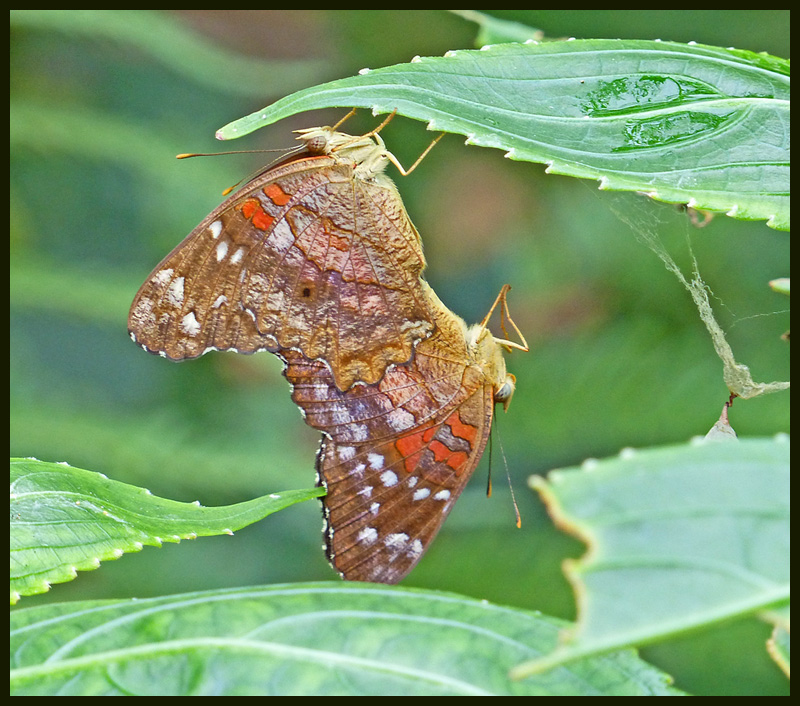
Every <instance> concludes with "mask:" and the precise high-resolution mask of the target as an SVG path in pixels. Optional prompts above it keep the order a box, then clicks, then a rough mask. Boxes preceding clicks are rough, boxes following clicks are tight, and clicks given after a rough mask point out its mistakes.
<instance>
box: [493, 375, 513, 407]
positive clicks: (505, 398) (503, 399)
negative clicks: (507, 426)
mask: <svg viewBox="0 0 800 706" xmlns="http://www.w3.org/2000/svg"><path fill="white" fill-rule="evenodd" d="M516 386H517V378H515V377H514V376H513V375H511V373H509V374H508V375H506V379H505V381H504V382H503V384H502V385H500V387H499V388H497V390H495V393H494V401H495V402H497V403H499V404H502V405H503V407H505V408H506V409H508V403H509V402H511V398H512V397H513V395H514V390H515V389H516Z"/></svg>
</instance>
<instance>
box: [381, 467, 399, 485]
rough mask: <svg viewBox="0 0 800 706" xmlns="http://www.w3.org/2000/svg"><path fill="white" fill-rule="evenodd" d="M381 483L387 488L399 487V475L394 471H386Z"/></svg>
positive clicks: (382, 475)
mask: <svg viewBox="0 0 800 706" xmlns="http://www.w3.org/2000/svg"><path fill="white" fill-rule="evenodd" d="M381 483H383V484H384V485H385V486H386V487H387V488H391V487H392V486H393V485H397V474H396V473H394V472H393V471H384V472H383V473H381Z"/></svg>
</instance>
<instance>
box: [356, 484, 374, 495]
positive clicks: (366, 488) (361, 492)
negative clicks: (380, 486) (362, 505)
mask: <svg viewBox="0 0 800 706" xmlns="http://www.w3.org/2000/svg"><path fill="white" fill-rule="evenodd" d="M356 494H357V495H363V496H364V497H365V498H371V497H372V486H371V485H367V486H364V487H363V488H362V489H361V490H359V491H358V493H356Z"/></svg>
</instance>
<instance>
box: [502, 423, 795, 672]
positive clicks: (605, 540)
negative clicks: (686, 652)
mask: <svg viewBox="0 0 800 706" xmlns="http://www.w3.org/2000/svg"><path fill="white" fill-rule="evenodd" d="M531 483H532V486H533V487H534V488H536V489H537V490H538V491H539V492H540V493H541V495H542V497H543V498H544V500H545V502H546V503H547V505H548V508H549V510H550V513H551V515H552V516H553V518H554V520H555V521H556V522H557V523H558V524H559V525H560V526H561V527H562V528H564V529H565V530H567V531H570V532H572V533H574V534H576V535H577V536H579V537H581V538H582V539H584V540H585V541H586V542H587V544H588V545H589V551H588V552H587V554H586V555H585V556H584V557H583V558H582V559H580V560H579V561H575V562H571V563H569V564H568V566H567V567H566V570H567V574H568V578H569V579H570V581H571V582H572V584H573V586H574V587H575V591H576V593H577V603H578V614H579V616H578V625H577V628H576V630H575V631H574V634H573V635H572V636H571V637H572V638H574V639H571V640H570V641H569V642H568V643H567V644H566V645H564V646H563V647H562V648H560V649H559V651H557V652H556V653H554V654H553V655H551V656H549V657H547V658H545V659H542V660H537V661H536V662H535V663H531V664H528V665H525V666H523V667H520V668H519V669H518V670H516V671H515V674H516V675H518V676H521V675H525V674H529V673H533V671H537V670H539V669H548V668H551V667H552V666H553V665H555V664H562V663H564V662H565V661H568V660H569V659H574V658H576V657H581V656H585V655H587V654H595V653H598V652H602V651H603V650H608V649H619V648H620V647H622V646H626V645H641V644H643V643H646V642H650V641H653V640H656V639H659V638H662V637H664V636H666V635H670V634H676V633H679V632H682V631H685V630H689V629H691V628H696V627H698V626H702V625H708V624H711V623H714V622H717V621H720V620H724V619H727V618H733V617H738V616H742V615H746V614H751V613H754V612H758V611H763V610H765V609H767V608H772V607H774V606H778V605H781V604H785V603H787V602H788V600H789V442H788V440H785V439H784V438H782V437H781V438H776V439H775V440H770V439H748V440H741V441H723V442H717V443H708V442H706V443H698V444H694V445H689V446H674V447H667V448H662V449H651V450H647V451H629V452H625V453H623V454H621V455H620V457H619V458H615V459H609V460H605V461H599V462H598V461H595V462H593V463H591V464H588V465H587V464H585V465H584V467H583V468H581V469H569V470H564V471H556V472H553V473H551V474H549V476H548V480H547V481H545V480H543V479H541V478H538V477H534V478H533V479H531Z"/></svg>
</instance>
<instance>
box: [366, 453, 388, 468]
mask: <svg viewBox="0 0 800 706" xmlns="http://www.w3.org/2000/svg"><path fill="white" fill-rule="evenodd" d="M367 461H368V462H369V467H370V468H371V469H372V470H373V471H379V470H381V468H383V461H384V458H383V456H381V455H380V454H376V453H368V454H367Z"/></svg>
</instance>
